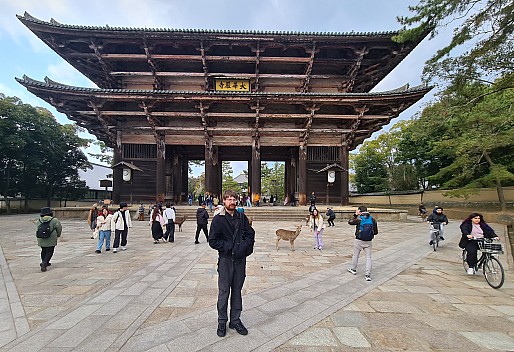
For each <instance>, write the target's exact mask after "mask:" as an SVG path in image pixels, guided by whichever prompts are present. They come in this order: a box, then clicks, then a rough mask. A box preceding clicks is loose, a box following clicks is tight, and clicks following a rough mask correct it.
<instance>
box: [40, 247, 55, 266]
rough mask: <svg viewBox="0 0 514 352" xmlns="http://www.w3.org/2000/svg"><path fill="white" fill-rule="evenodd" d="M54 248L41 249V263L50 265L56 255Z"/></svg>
mask: <svg viewBox="0 0 514 352" xmlns="http://www.w3.org/2000/svg"><path fill="white" fill-rule="evenodd" d="M54 250H55V246H54V247H41V263H45V264H48V263H50V259H52V256H53V255H54Z"/></svg>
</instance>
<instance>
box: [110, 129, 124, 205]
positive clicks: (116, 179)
mask: <svg viewBox="0 0 514 352" xmlns="http://www.w3.org/2000/svg"><path fill="white" fill-rule="evenodd" d="M122 152H123V147H122V144H121V131H117V132H116V144H115V145H114V154H113V162H114V164H115V165H116V164H117V163H119V162H121V159H122V156H123V154H122ZM122 184H123V168H121V167H117V168H114V169H113V170H112V200H113V202H114V203H115V204H120V201H121V188H122Z"/></svg>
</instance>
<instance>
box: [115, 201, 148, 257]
mask: <svg viewBox="0 0 514 352" xmlns="http://www.w3.org/2000/svg"><path fill="white" fill-rule="evenodd" d="M154 209H157V207H155V208H154ZM131 227H132V220H131V218H130V212H129V210H128V204H127V203H125V202H121V203H120V208H119V209H118V211H117V212H116V213H114V215H113V216H112V219H111V230H112V229H114V244H113V249H112V252H113V253H116V252H118V248H119V246H120V239H121V250H122V251H124V250H126V249H127V247H126V246H127V235H128V230H129V228H131Z"/></svg>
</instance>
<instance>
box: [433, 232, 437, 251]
mask: <svg viewBox="0 0 514 352" xmlns="http://www.w3.org/2000/svg"><path fill="white" fill-rule="evenodd" d="M432 247H433V248H434V252H435V251H437V247H439V233H438V232H435V233H434V240H433V241H432Z"/></svg>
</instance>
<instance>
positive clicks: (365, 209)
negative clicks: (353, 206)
mask: <svg viewBox="0 0 514 352" xmlns="http://www.w3.org/2000/svg"><path fill="white" fill-rule="evenodd" d="M358 209H359V210H360V211H361V212H365V211H368V208H367V207H365V206H364V205H361V206H360V207H359V208H358Z"/></svg>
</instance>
